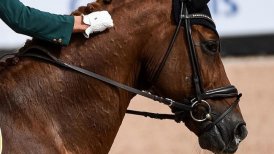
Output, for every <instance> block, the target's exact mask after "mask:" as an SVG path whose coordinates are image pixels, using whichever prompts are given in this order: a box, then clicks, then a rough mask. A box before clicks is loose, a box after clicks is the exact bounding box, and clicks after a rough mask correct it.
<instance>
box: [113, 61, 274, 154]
mask: <svg viewBox="0 0 274 154" xmlns="http://www.w3.org/2000/svg"><path fill="white" fill-rule="evenodd" d="M223 62H224V65H225V68H226V72H227V75H228V77H229V79H230V81H231V83H232V84H234V85H235V86H236V87H237V88H238V90H239V91H240V92H242V93H243V97H242V100H241V102H240V107H241V110H242V114H243V116H244V118H245V120H246V123H247V128H248V131H249V134H248V137H247V138H246V139H245V140H244V141H243V142H242V143H241V145H240V147H239V149H238V151H237V152H236V153H237V154H262V153H264V154H270V153H274V151H273V150H274V130H273V128H274V120H273V118H274V104H273V103H274V102H273V99H274V57H273V56H272V57H248V58H224V59H223ZM130 108H131V109H140V110H148V111H156V112H166V113H168V112H169V109H167V108H166V107H163V106H161V105H159V104H157V103H153V102H152V101H150V100H148V99H145V98H143V97H140V96H137V97H135V98H134V100H133V101H132V102H131V105H130ZM183 153H184V154H197V153H198V154H200V153H210V152H208V151H205V150H202V149H201V148H200V147H199V144H198V140H197V137H196V136H195V135H194V134H193V133H191V132H190V131H189V130H188V129H187V128H186V127H185V126H184V125H183V124H177V123H175V122H173V121H157V120H151V119H146V118H142V117H136V116H132V115H127V116H126V117H125V119H124V121H123V124H122V126H121V128H120V130H119V133H118V135H117V137H116V139H115V142H114V144H113V147H112V149H111V151H110V154H183Z"/></svg>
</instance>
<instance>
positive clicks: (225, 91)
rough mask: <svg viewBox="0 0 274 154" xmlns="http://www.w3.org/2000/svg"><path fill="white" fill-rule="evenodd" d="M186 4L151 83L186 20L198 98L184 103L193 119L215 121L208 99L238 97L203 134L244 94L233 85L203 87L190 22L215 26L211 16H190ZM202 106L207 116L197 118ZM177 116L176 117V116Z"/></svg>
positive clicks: (190, 57)
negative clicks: (196, 109)
mask: <svg viewBox="0 0 274 154" xmlns="http://www.w3.org/2000/svg"><path fill="white" fill-rule="evenodd" d="M188 1H190V0H188ZM186 3H187V0H182V1H181V12H180V20H179V23H178V25H177V27H176V30H175V32H174V34H173V37H172V39H171V42H170V44H169V46H168V49H167V51H166V53H165V55H164V57H163V59H162V61H161V63H160V65H159V67H158V69H157V70H156V73H155V74H154V76H153V77H152V81H151V83H155V82H156V80H157V79H158V77H159V75H160V74H161V71H162V69H163V67H164V65H165V63H166V61H167V58H168V56H169V55H170V53H171V51H172V48H173V46H174V43H175V41H176V38H177V36H178V33H179V30H180V27H181V25H182V23H183V20H184V31H185V34H186V39H187V43H188V53H189V59H190V63H191V67H192V72H193V83H194V87H195V94H196V96H195V97H194V98H192V99H187V100H185V101H184V104H190V108H191V109H190V110H189V113H190V116H191V118H192V119H193V120H194V121H196V122H204V121H207V120H209V121H212V120H213V119H212V112H211V106H210V104H209V103H208V102H207V101H206V100H207V99H216V98H218V99H220V98H228V97H236V100H235V101H234V102H233V103H232V105H231V106H230V107H229V108H228V109H227V110H226V111H225V112H223V113H222V114H221V115H220V116H219V117H218V118H217V119H215V120H214V121H212V122H211V123H210V124H209V125H207V126H206V128H205V129H204V130H203V131H202V132H204V131H206V130H209V129H210V128H212V127H213V126H215V125H216V124H217V123H219V122H220V121H221V120H222V119H223V118H224V117H225V116H226V115H227V114H229V113H230V112H231V111H232V110H233V109H234V108H235V107H236V106H237V105H238V103H239V100H240V97H241V96H242V94H238V91H237V89H236V88H235V87H234V86H232V85H230V86H226V87H221V88H216V89H212V90H208V91H205V90H204V88H203V86H202V85H203V84H202V78H201V74H200V72H201V71H200V67H199V61H198V58H197V54H196V51H195V47H194V43H193V38H192V35H191V33H192V30H191V24H190V20H191V19H195V18H199V19H204V20H208V21H209V22H212V23H213V24H214V21H213V20H212V19H211V18H210V17H209V16H207V15H204V14H188V10H187V5H186ZM200 105H203V106H204V107H206V108H207V113H206V114H205V116H204V117H203V118H197V117H195V116H194V114H193V110H194V108H197V107H198V106H200ZM170 106H171V107H172V105H170ZM188 109H189V108H185V110H188ZM179 113H185V112H180V111H179ZM175 116H176V114H175Z"/></svg>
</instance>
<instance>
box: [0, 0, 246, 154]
mask: <svg viewBox="0 0 274 154" xmlns="http://www.w3.org/2000/svg"><path fill="white" fill-rule="evenodd" d="M102 9H107V10H109V12H110V13H111V14H112V17H113V19H114V24H115V27H114V28H113V29H110V30H108V31H105V32H103V33H102V34H97V35H94V36H93V37H92V38H91V39H88V40H86V39H85V38H84V37H83V36H82V35H81V34H79V35H78V34H77V35H73V36H72V39H71V43H70V45H69V46H67V47H59V46H55V45H52V44H49V43H47V42H42V41H39V40H33V41H31V42H29V44H27V45H26V47H28V46H32V45H38V46H40V47H43V48H45V49H46V50H49V51H52V53H54V54H55V55H56V56H57V57H59V58H60V59H63V60H64V61H66V62H68V63H71V64H74V65H77V66H80V67H83V68H86V69H88V70H91V71H94V72H96V73H98V74H100V75H104V76H106V77H109V78H111V79H113V80H115V81H118V82H120V83H123V84H127V85H129V86H132V87H136V88H139V89H147V90H149V91H153V92H155V93H157V94H159V95H161V96H165V97H170V98H172V99H175V100H181V99H183V98H185V97H189V96H191V95H193V92H194V88H193V84H192V82H191V80H190V79H189V78H190V77H191V75H192V71H191V66H190V63H189V60H188V53H187V52H186V50H187V47H186V44H185V39H184V37H183V36H184V35H183V33H182V32H181V33H180V37H179V38H178V40H177V41H176V43H175V46H174V50H173V51H172V54H171V55H170V57H169V59H168V61H167V63H166V65H165V67H164V69H163V70H162V72H161V74H160V76H159V79H158V80H157V82H156V83H149V81H150V79H151V78H152V76H153V75H154V73H155V71H156V69H157V66H158V65H159V63H160V61H161V59H162V57H163V55H164V52H165V50H166V48H167V46H168V43H169V41H170V39H171V37H172V33H173V31H174V28H175V25H173V24H172V20H171V18H170V16H171V1H167V0H157V1H155V0H140V1H134V0H120V1H118V0H113V2H112V3H111V4H110V5H104V4H102V2H101V1H100V2H98V3H93V4H89V5H88V6H87V7H81V8H79V10H78V11H76V12H75V14H77V13H78V14H79V13H81V12H83V13H89V12H90V11H95V10H102ZM193 38H194V41H195V42H202V41H207V40H218V36H217V35H216V33H215V32H213V31H212V30H210V29H208V28H206V27H203V26H200V25H194V26H193ZM196 48H197V55H198V58H199V61H200V65H201V74H202V78H203V81H204V83H203V84H204V85H203V86H204V87H205V88H206V89H212V88H215V87H222V86H224V85H229V84H230V83H229V81H228V79H227V77H226V74H225V71H224V68H223V65H222V62H221V59H220V55H219V52H210V50H208V51H206V52H205V51H203V50H202V48H201V47H199V46H197V47H196ZM22 50H24V48H23V49H22ZM151 84H152V86H151ZM148 88H149V89H148ZM133 96H134V94H131V93H128V92H126V91H123V90H121V89H118V88H116V87H112V86H110V85H107V84H105V83H102V82H100V81H97V80H95V79H92V78H88V77H86V76H83V75H79V74H76V73H74V72H71V71H69V70H63V69H61V68H58V67H56V66H53V65H51V64H47V63H43V62H41V61H36V60H33V59H27V58H26V59H21V61H20V62H19V64H18V65H16V66H12V67H8V68H6V69H5V70H2V72H1V73H0V127H1V128H2V132H3V143H4V147H3V153H18V154H20V153H41V154H43V153H79V154H80V153H81V154H85V153H87V154H106V153H108V152H109V150H110V147H111V145H112V143H113V141H114V138H115V136H116V134H117V132H118V129H119V126H120V125H121V122H122V119H123V117H124V115H125V111H126V109H127V107H128V104H129V102H130V100H131V98H132V97H133ZM211 103H212V106H214V111H215V112H216V113H219V112H223V110H224V109H225V108H226V107H227V106H229V105H230V103H231V99H225V100H216V101H215V100H214V101H213V102H211ZM231 116H232V117H233V118H231V117H229V118H230V119H232V121H233V122H235V121H236V122H238V121H242V117H241V113H240V111H239V108H237V111H234V112H233V115H231ZM229 118H227V119H224V122H226V123H227V124H229V125H230V126H229V127H227V129H228V128H229V131H232V130H231V129H234V126H235V125H236V124H234V123H232V122H231V121H230V119H229ZM186 125H187V126H188V127H189V128H190V130H191V131H193V132H195V133H198V132H199V129H200V126H199V125H197V123H194V122H193V121H188V120H187V121H186ZM222 126H224V127H226V124H225V123H222ZM232 126H233V128H230V127H232ZM214 131H215V130H214ZM211 133H212V132H211ZM228 134H230V133H228ZM218 137H219V136H218ZM227 137H228V140H230V137H231V136H227ZM210 139H211V140H212V146H213V147H206V148H210V149H211V150H216V149H217V148H220V147H219V144H218V143H219V142H220V141H219V140H218V139H219V138H217V139H216V138H215V136H210ZM223 142H226V143H227V142H228V141H223ZM217 150H219V149H217ZM219 151H220V150H219Z"/></svg>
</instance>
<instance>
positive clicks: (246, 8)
mask: <svg viewBox="0 0 274 154" xmlns="http://www.w3.org/2000/svg"><path fill="white" fill-rule="evenodd" d="M20 1H21V2H23V3H24V4H25V5H28V6H31V7H34V8H37V9H40V10H43V11H48V12H51V13H56V14H69V13H70V12H71V11H73V10H75V9H76V8H77V7H78V6H81V5H86V4H87V3H89V2H91V1H92V0H81V1H78V0H58V2H57V1H55V0H40V1H34V0H20ZM56 3H58V5H56ZM209 6H210V10H211V13H212V16H213V19H214V20H215V22H216V25H217V29H218V31H219V34H220V37H221V43H222V55H223V62H224V66H225V68H226V72H227V75H228V77H229V79H230V81H231V83H232V84H234V85H236V87H237V88H238V89H239V91H240V92H242V93H243V98H242V100H241V102H240V107H241V109H242V113H243V116H244V118H245V120H246V122H247V128H248V130H249V135H248V137H247V139H246V140H244V141H243V143H242V144H241V145H240V147H239V150H238V151H237V153H238V154H246V153H249V154H257V153H273V150H274V139H273V137H274V131H272V129H273V128H274V120H273V119H272V118H273V117H274V112H273V111H272V109H273V99H272V97H271V96H274V56H273V54H274V47H272V46H271V45H272V44H274V20H273V17H272V16H273V15H274V9H273V8H274V1H273V0H261V1H257V0H211V1H210V4H209ZM0 35H1V36H2V39H0V56H1V55H2V54H4V53H5V52H10V51H12V50H14V49H18V48H20V47H21V46H23V45H24V43H25V41H26V39H28V38H29V37H27V36H24V35H21V34H16V33H15V32H13V31H12V30H11V29H10V28H9V27H8V26H6V25H5V24H4V23H3V22H2V20H0ZM130 108H131V109H139V110H147V111H154V112H165V113H169V109H167V108H166V107H163V106H161V105H158V104H157V103H153V101H151V100H147V99H145V98H143V97H140V96H137V97H135V98H134V100H132V102H131V105H130ZM128 153H130V154H151V153H152V154H154V153H157V154H181V153H187V154H196V153H210V152H208V151H204V150H201V149H200V148H199V144H198V140H197V137H196V136H195V135H194V134H193V133H191V132H190V131H189V130H188V129H186V128H185V126H184V125H183V124H177V123H175V122H173V121H157V120H151V119H145V118H142V117H136V116H132V115H126V117H125V119H124V121H123V124H122V126H121V129H120V131H119V133H118V134H117V138H116V139H115V142H114V145H113V147H112V149H111V151H110V154H128Z"/></svg>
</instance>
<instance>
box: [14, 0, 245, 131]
mask: <svg viewBox="0 0 274 154" xmlns="http://www.w3.org/2000/svg"><path fill="white" fill-rule="evenodd" d="M193 18H200V19H205V20H209V21H211V22H213V20H212V19H211V18H210V17H208V16H206V15H203V14H190V15H189V14H188V11H187V7H186V2H185V1H184V0H183V1H182V2H181V11H180V21H179V24H178V25H177V27H176V30H175V32H174V34H173V37H172V40H171V42H170V44H169V46H168V49H167V51H166V54H165V55H164V58H163V60H162V62H161V63H160V65H159V67H158V69H157V71H156V73H155V75H154V77H153V80H157V78H158V76H159V75H160V73H161V71H162V69H163V67H164V65H165V63H166V61H167V58H168V56H169V54H170V53H171V51H172V48H173V45H174V43H175V41H176V38H177V36H178V32H179V30H180V27H181V24H182V21H183V20H184V26H185V28H184V30H185V34H186V37H187V42H188V47H189V50H188V52H189V58H190V62H191V66H192V71H193V82H194V86H195V92H196V96H195V98H192V99H185V100H184V101H182V102H177V101H174V100H172V99H169V98H163V97H160V96H157V95H154V94H151V93H150V92H147V91H141V90H139V89H136V88H133V87H129V86H127V85H125V84H122V83H119V82H116V81H114V80H111V79H109V78H106V77H104V76H101V75H99V74H96V73H94V72H91V71H88V70H85V69H83V68H80V67H77V66H74V65H71V64H68V63H66V62H64V61H62V60H61V59H58V58H56V57H55V56H53V55H52V54H50V53H49V52H48V51H47V50H45V49H42V48H39V47H36V46H33V47H30V48H27V49H26V50H25V51H23V52H20V53H18V54H16V56H17V57H31V58H36V59H40V60H43V61H46V62H49V63H52V64H54V65H56V66H60V67H63V68H65V69H68V70H72V71H75V72H77V73H80V74H84V75H86V76H89V77H92V78H95V79H97V80H100V81H102V82H104V83H107V84H109V85H112V86H115V87H118V88H121V89H123V90H126V91H129V92H131V93H135V94H138V95H141V96H144V97H147V98H149V99H152V100H155V101H158V102H159V103H162V104H165V105H167V106H169V107H170V108H172V109H176V110H178V111H179V112H175V113H174V114H157V113H150V112H140V111H133V110H127V113H129V114H136V115H142V116H145V117H151V118H156V119H172V120H175V121H176V122H181V121H182V119H180V116H184V115H185V113H189V114H190V116H191V118H192V119H193V120H194V121H196V122H204V121H210V122H211V123H210V124H208V125H207V126H206V128H205V129H204V130H203V132H204V131H207V130H209V129H210V128H212V127H214V126H215V125H216V124H217V123H218V122H220V121H221V120H222V119H223V118H224V117H225V116H226V115H227V114H229V113H230V112H231V111H232V110H233V109H234V108H235V107H236V106H237V105H238V103H239V100H240V97H241V94H238V91H237V89H236V88H235V87H234V86H232V85H229V86H226V87H221V88H216V89H213V90H208V91H204V89H203V86H202V85H203V84H202V78H201V75H200V68H199V62H198V58H197V55H196V52H195V48H194V45H193V39H192V36H191V26H190V19H193ZM31 50H40V51H42V52H43V53H44V54H43V55H42V54H39V53H35V52H29V51H31ZM231 97H236V99H235V101H234V102H233V103H232V105H231V106H230V107H229V108H228V109H227V110H226V111H224V112H223V113H222V114H221V115H220V116H219V117H217V119H215V120H214V121H213V117H212V113H211V106H210V104H209V103H208V102H207V101H206V100H207V99H215V98H231ZM198 107H203V108H206V110H207V111H206V113H205V116H203V117H196V116H195V115H194V113H193V111H194V110H195V109H197V108H198Z"/></svg>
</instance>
